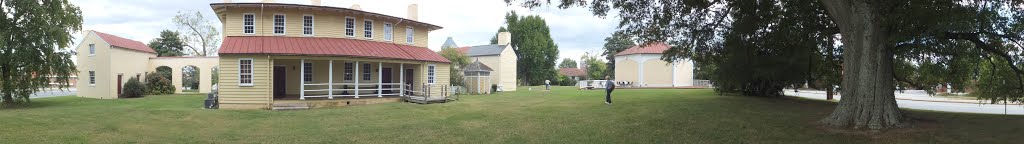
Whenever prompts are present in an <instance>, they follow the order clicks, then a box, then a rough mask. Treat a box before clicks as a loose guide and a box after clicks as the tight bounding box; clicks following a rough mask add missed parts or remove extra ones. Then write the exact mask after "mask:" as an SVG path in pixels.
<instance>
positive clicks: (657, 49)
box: [615, 42, 669, 56]
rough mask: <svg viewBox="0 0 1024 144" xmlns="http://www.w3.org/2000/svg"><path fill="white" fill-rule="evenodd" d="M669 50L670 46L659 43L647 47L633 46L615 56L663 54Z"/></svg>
mask: <svg viewBox="0 0 1024 144" xmlns="http://www.w3.org/2000/svg"><path fill="white" fill-rule="evenodd" d="M668 48H669V46H668V45H667V44H665V43H660V42H659V43H654V44H651V45H648V46H646V47H640V45H637V46H633V47H630V48H629V49H626V50H624V51H622V52H619V53H618V54H615V55H616V56H620V55H629V54H661V53H663V52H665V50H668Z"/></svg>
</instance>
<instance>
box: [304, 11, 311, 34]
mask: <svg viewBox="0 0 1024 144" xmlns="http://www.w3.org/2000/svg"><path fill="white" fill-rule="evenodd" d="M302 34H305V35H313V16H302Z"/></svg>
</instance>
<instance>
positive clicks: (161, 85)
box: [145, 73, 175, 95]
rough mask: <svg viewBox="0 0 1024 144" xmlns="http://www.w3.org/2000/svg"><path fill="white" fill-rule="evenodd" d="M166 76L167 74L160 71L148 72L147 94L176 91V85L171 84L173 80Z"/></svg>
mask: <svg viewBox="0 0 1024 144" xmlns="http://www.w3.org/2000/svg"><path fill="white" fill-rule="evenodd" d="M164 76H165V75H162V74H158V73H149V74H146V89H145V90H146V91H145V92H146V94H149V95H160V94H172V93H174V90H175V88H174V85H171V80H170V79H169V78H166V77H164Z"/></svg>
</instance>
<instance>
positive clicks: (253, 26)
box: [242, 13, 257, 35]
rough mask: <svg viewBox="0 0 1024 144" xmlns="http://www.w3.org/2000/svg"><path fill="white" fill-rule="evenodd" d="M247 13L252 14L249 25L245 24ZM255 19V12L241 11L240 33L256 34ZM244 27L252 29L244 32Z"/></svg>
mask: <svg viewBox="0 0 1024 144" xmlns="http://www.w3.org/2000/svg"><path fill="white" fill-rule="evenodd" d="M247 15H251V16H252V24H250V25H246V24H245V16H247ZM256 20H257V17H256V13H242V34H250V35H252V34H256ZM246 27H250V28H251V29H252V32H245V30H246Z"/></svg>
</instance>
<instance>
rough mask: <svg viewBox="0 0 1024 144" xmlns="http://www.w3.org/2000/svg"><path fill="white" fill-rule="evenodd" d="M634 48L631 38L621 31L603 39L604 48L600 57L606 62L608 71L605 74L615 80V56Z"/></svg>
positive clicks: (634, 44)
mask: <svg viewBox="0 0 1024 144" xmlns="http://www.w3.org/2000/svg"><path fill="white" fill-rule="evenodd" d="M633 46H636V43H635V42H633V38H632V37H630V36H629V35H627V34H626V33H624V32H622V31H616V32H615V33H612V36H609V37H607V38H604V48H603V50H604V51H603V52H601V55H603V56H604V59H605V60H607V61H608V64H606V65H607V66H608V69H607V71H606V72H605V73H607V74H608V76H611V77H612V78H615V54H618V53H619V52H622V51H624V50H626V49H629V48H630V47H633Z"/></svg>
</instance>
